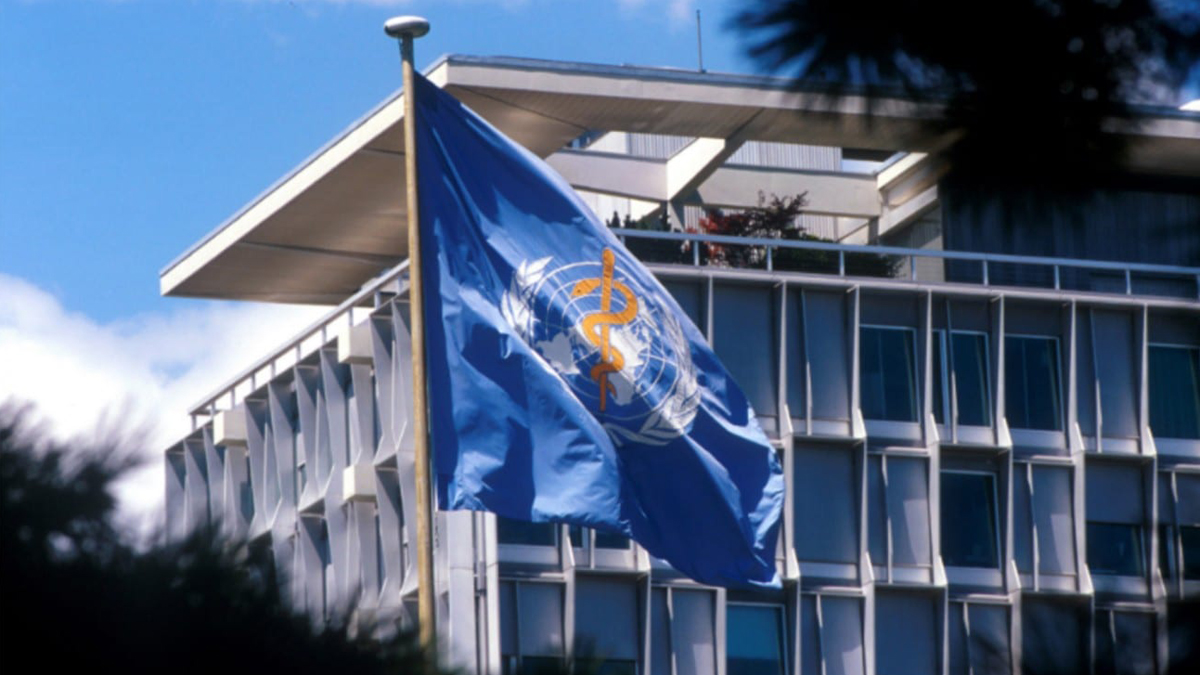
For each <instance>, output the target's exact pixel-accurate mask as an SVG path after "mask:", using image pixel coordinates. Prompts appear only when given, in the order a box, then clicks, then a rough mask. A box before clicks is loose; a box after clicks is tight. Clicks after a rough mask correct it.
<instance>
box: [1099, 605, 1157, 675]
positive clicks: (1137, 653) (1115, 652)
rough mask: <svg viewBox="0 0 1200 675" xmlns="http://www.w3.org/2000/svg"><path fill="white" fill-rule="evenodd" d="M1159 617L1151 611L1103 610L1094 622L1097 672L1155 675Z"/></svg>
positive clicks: (1124, 674) (1122, 674)
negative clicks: (1156, 631) (1157, 620)
mask: <svg viewBox="0 0 1200 675" xmlns="http://www.w3.org/2000/svg"><path fill="white" fill-rule="evenodd" d="M1154 622H1155V616H1154V614H1152V613H1149V612H1115V611H1111V610H1104V609H1102V610H1099V611H1097V612H1096V616H1095V619H1094V620H1093V627H1094V628H1093V632H1094V635H1095V644H1096V663H1095V668H1096V670H1095V672H1097V673H1120V674H1121V675H1126V674H1128V675H1153V674H1154V673H1155V672H1157V669H1156V668H1155V667H1154V665H1155V661H1156V660H1157V659H1156V658H1155V652H1156V651H1157V649H1156V645H1155V639H1154Z"/></svg>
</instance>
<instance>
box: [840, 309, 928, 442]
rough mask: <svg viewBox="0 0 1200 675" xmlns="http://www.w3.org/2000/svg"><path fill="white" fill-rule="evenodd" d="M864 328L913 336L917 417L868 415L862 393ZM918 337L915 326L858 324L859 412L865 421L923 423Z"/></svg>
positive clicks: (915, 411)
mask: <svg viewBox="0 0 1200 675" xmlns="http://www.w3.org/2000/svg"><path fill="white" fill-rule="evenodd" d="M864 329H871V330H882V331H894V332H898V333H908V334H909V335H911V336H912V350H911V354H910V356H911V358H912V361H911V365H912V374H913V384H912V392H911V394H912V407H913V411H914V418H915V419H912V420H889V419H879V418H875V417H867V415H866V412H865V410H864V408H863V404H862V395H863V391H864V390H865V387H863V382H862V378H863V367H862V361H863V351H862V333H863V330H864ZM918 337H919V336H918V333H917V329H916V328H915V327H913V326H894V325H887V324H874V323H860V324H859V325H858V336H857V338H858V343H859V353H858V399H859V400H858V409H859V412H860V413H862V417H863V422H864V423H866V424H871V425H872V426H876V425H884V426H892V425H896V426H901V427H910V426H912V425H918V424H920V423H921V415H922V412H923V411H924V405H923V404H924V401H923V397H922V396H921V389H922V387H921V382H922V379H923V377H922V372H921V368H920V363H921V360H920V353H919V352H920V348H919V345H918Z"/></svg>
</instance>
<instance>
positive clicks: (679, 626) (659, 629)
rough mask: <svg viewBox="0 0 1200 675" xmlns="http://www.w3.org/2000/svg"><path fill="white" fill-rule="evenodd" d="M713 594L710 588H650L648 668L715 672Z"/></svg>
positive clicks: (697, 674)
mask: <svg viewBox="0 0 1200 675" xmlns="http://www.w3.org/2000/svg"><path fill="white" fill-rule="evenodd" d="M715 608H716V596H715V594H714V593H712V592H711V591H703V590H690V589H689V590H684V589H680V588H671V587H654V588H652V589H651V591H650V670H651V672H653V673H670V672H672V671H671V659H672V658H674V660H675V672H677V673H695V675H715V674H716V672H717V646H716V645H717V641H716V623H717V622H716V618H717V616H716V609H715Z"/></svg>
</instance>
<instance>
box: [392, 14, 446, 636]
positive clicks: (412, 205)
mask: <svg viewBox="0 0 1200 675" xmlns="http://www.w3.org/2000/svg"><path fill="white" fill-rule="evenodd" d="M383 30H384V32H386V33H387V34H388V35H390V36H391V37H393V38H399V39H400V61H401V63H402V68H403V73H404V174H405V196H406V206H407V210H408V299H409V313H410V317H409V320H410V322H411V324H412V375H413V377H412V380H413V407H412V409H413V439H414V443H415V446H416V447H415V455H416V457H415V460H416V478H417V494H416V497H417V513H416V516H417V619H418V625H419V627H420V631H421V646H422V647H424V648H425V649H426V651H427V652H428V653H430V654H435V653H436V652H435V647H436V646H437V645H436V636H437V634H436V631H435V630H434V623H433V622H434V611H433V608H434V604H433V512H432V505H433V501H432V499H431V494H432V490H431V481H430V461H429V423H428V421H429V409H428V407H427V404H426V400H425V300H424V297H423V289H422V284H421V228H420V218H419V212H418V210H417V207H418V204H417V152H416V148H417V141H416V105H415V101H414V93H415V86H414V84H413V40H415V39H416V38H419V37H421V36H422V35H425V34H426V33H428V32H429V22H428V21H427V20H425V19H423V18H421V17H419V16H397V17H393V18H391V19H388V20H387V22H386V23H384V24H383Z"/></svg>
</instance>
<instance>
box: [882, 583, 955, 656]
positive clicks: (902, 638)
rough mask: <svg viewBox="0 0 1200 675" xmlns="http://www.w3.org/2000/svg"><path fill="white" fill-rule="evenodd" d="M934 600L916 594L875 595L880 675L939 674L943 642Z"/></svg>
mask: <svg viewBox="0 0 1200 675" xmlns="http://www.w3.org/2000/svg"><path fill="white" fill-rule="evenodd" d="M936 626H937V619H936V616H935V614H934V603H933V600H932V599H931V598H929V597H926V596H924V595H918V594H916V593H896V592H883V591H877V592H876V593H875V646H876V652H877V654H878V655H879V656H878V657H877V659H876V668H877V672H878V673H879V675H927V674H928V673H935V672H938V667H937V665H938V656H937V653H938V650H937V645H938V644H939V643H940V640H937V639H936V638H935V635H937V634H938V633H937V631H936Z"/></svg>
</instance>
